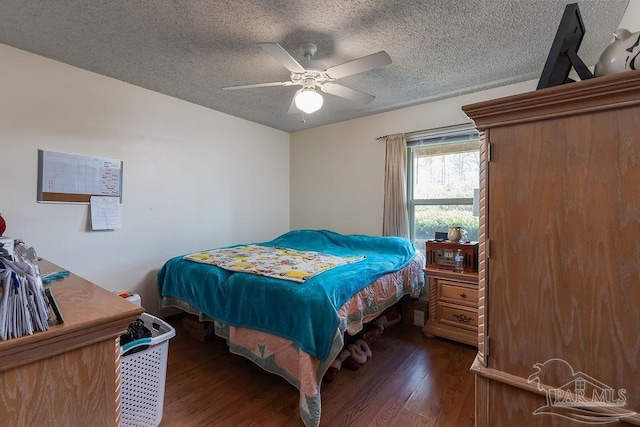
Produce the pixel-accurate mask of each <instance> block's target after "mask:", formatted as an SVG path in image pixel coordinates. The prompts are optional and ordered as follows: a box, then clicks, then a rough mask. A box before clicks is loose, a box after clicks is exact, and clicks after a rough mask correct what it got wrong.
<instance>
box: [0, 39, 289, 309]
mask: <svg viewBox="0 0 640 427" xmlns="http://www.w3.org/2000/svg"><path fill="white" fill-rule="evenodd" d="M0 64H2V66H1V67H0V165H1V167H0V170H1V171H2V172H1V173H0V212H2V215H3V216H4V218H5V219H6V221H7V225H8V227H7V231H6V232H5V235H7V236H11V237H14V238H21V239H23V240H24V241H25V242H26V243H27V244H28V245H30V246H33V247H34V248H35V249H36V251H37V252H38V255H40V256H42V257H44V258H46V259H48V260H50V261H52V262H54V263H57V264H59V265H60V266H62V267H63V268H66V269H69V270H71V271H73V272H74V273H76V274H78V275H80V276H82V277H85V278H87V279H89V280H91V281H93V282H95V283H97V284H99V285H100V286H103V287H105V288H107V289H110V290H115V289H128V290H131V291H134V292H137V293H139V294H140V295H141V297H142V304H143V306H145V308H146V309H147V310H148V311H150V312H152V313H158V309H157V291H156V289H155V275H156V272H157V270H158V269H159V268H160V267H161V266H162V264H163V263H164V261H166V260H167V259H168V258H170V257H173V256H177V255H180V254H184V253H187V252H193V251H197V250H202V249H207V248H212V247H216V246H221V245H227V244H235V243H240V242H251V241H260V240H268V239H270V238H273V237H275V236H277V235H279V234H281V233H283V232H286V231H288V230H289V134H287V133H285V132H281V131H277V130H274V129H272V128H268V127H265V126H262V125H258V124H255V123H252V122H248V121H245V120H241V119H238V118H235V117H231V116H229V115H226V114H222V113H219V112H216V111H213V110H209V109H206V108H203V107H200V106H197V105H194V104H190V103H187V102H184V101H180V100H177V99H175V98H171V97H168V96H164V95H161V94H158V93H155V92H152V91H148V90H145V89H142V88H139V87H136V86H132V85H129V84H126V83H122V82H120V81H117V80H114V79H110V78H107V77H104V76H100V75H97V74H93V73H90V72H87V71H84V70H81V69H78V68H74V67H71V66H67V65H64V64H62V63H59V62H55V61H52V60H48V59H45V58H43V57H40V56H37V55H33V54H30V53H27V52H24V51H21V50H17V49H14V48H11V47H8V46H6V45H1V44H0ZM38 149H44V150H51V151H61V152H66V153H74V154H82V155H93V156H100V157H108V158H115V159H121V160H123V162H124V179H123V186H124V190H123V195H124V199H123V205H122V223H123V226H122V229H121V230H115V231H101V232H94V231H89V218H88V213H89V208H88V206H87V205H73V204H41V203H36V188H37V150H38Z"/></svg>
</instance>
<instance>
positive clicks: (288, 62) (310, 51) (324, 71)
mask: <svg viewBox="0 0 640 427" xmlns="http://www.w3.org/2000/svg"><path fill="white" fill-rule="evenodd" d="M258 44H259V45H260V46H261V47H262V49H264V50H265V51H266V52H267V53H268V54H269V55H271V56H272V57H273V58H275V59H276V61H278V62H280V63H281V64H282V65H283V66H284V67H285V68H286V69H287V70H289V71H290V72H291V79H290V80H289V81H285V82H271V83H254V84H246V85H239V86H226V87H223V88H222V89H224V90H235V89H248V88H254V87H266V86H294V85H298V86H302V88H301V89H298V91H297V92H296V94H295V95H294V96H293V100H292V101H291V105H290V107H289V114H293V113H296V112H297V110H300V111H302V112H304V113H306V114H311V113H313V112H315V111H318V110H319V109H320V108H321V107H322V103H323V98H322V95H320V93H318V91H317V89H319V90H320V91H322V92H325V93H328V94H331V95H334V96H338V97H340V98H344V99H348V100H350V101H354V102H358V103H361V104H367V103H369V102H371V101H373V100H374V99H375V96H373V95H369V94H368V93H364V92H360V91H359V90H355V89H351V88H348V87H346V86H343V85H340V84H337V83H334V81H335V80H337V79H340V78H342V77H347V76H351V75H353V74H358V73H362V72H365V71H369V70H371V69H373V68H377V67H382V66H385V65H389V64H391V57H390V56H389V55H388V54H387V52H385V51H380V52H377V53H374V54H371V55H368V56H363V57H361V58H358V59H354V60H353V61H349V62H345V63H344V64H340V65H336V66H334V67H330V68H327V67H325V65H324V64H322V63H321V62H319V61H315V60H312V59H311V58H312V57H313V55H314V54H315V53H316V51H317V50H318V48H317V47H316V45H315V44H313V43H303V44H302V45H301V46H300V52H301V53H302V55H303V56H304V58H305V59H304V60H302V61H300V62H298V61H296V60H295V59H293V57H292V56H291V55H289V53H288V52H287V51H286V50H284V48H283V47H282V46H280V45H279V44H278V43H258Z"/></svg>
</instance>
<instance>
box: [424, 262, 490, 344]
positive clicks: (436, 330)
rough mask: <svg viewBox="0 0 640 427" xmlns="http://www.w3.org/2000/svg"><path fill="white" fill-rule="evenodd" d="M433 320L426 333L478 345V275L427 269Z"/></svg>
mask: <svg viewBox="0 0 640 427" xmlns="http://www.w3.org/2000/svg"><path fill="white" fill-rule="evenodd" d="M424 273H425V276H426V277H427V280H428V283H429V288H428V290H429V319H428V320H427V322H426V324H425V325H424V328H423V329H422V332H423V333H424V334H425V335H426V336H427V337H431V336H438V337H442V338H448V339H451V340H454V341H458V342H462V343H465V344H470V345H474V346H476V345H478V275H477V274H475V273H455V272H453V271H447V270H438V269H435V268H425V269H424Z"/></svg>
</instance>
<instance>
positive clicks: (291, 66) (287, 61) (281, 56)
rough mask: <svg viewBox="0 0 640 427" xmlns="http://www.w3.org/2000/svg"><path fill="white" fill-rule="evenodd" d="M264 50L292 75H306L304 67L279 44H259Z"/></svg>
mask: <svg viewBox="0 0 640 427" xmlns="http://www.w3.org/2000/svg"><path fill="white" fill-rule="evenodd" d="M258 44H259V45H260V47H262V49H264V50H265V52H267V53H268V54H269V55H271V56H273V57H274V58H275V60H276V61H278V62H279V63H281V64H282V65H284V67H285V68H286V69H287V70H289V71H291V72H292V73H304V71H305V70H304V67H303V66H302V65H300V64H299V63H298V61H296V60H295V59H293V57H292V56H291V55H289V52H287V51H286V50H284V48H283V47H282V46H280V45H279V44H278V43H258Z"/></svg>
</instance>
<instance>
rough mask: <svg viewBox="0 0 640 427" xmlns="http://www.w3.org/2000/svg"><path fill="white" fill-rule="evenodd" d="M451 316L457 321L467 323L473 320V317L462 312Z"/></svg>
mask: <svg viewBox="0 0 640 427" xmlns="http://www.w3.org/2000/svg"><path fill="white" fill-rule="evenodd" d="M453 317H455V318H456V319H458V322H462V323H469V322H470V321H472V320H473V317H468V316H465V315H464V314H454V315H453Z"/></svg>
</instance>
